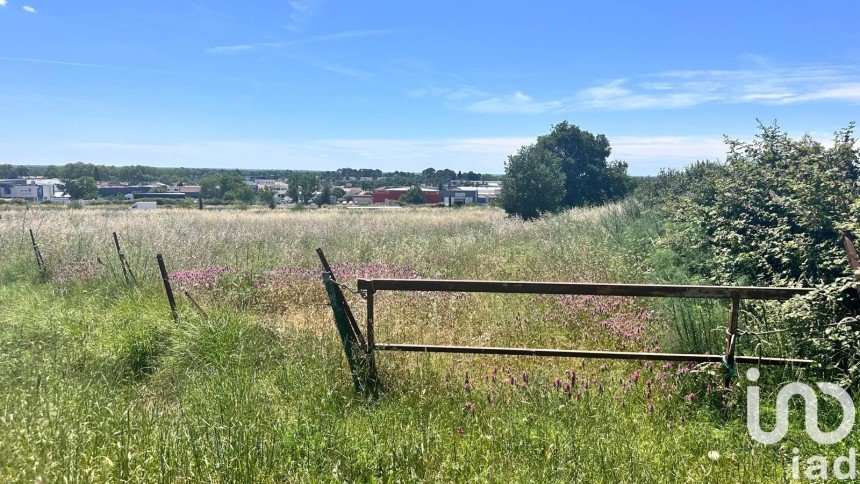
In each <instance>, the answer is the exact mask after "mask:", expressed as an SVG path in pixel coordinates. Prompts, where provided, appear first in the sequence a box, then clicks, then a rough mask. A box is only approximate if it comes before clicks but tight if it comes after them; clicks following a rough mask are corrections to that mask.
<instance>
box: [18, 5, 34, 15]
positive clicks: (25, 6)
mask: <svg viewBox="0 0 860 484" xmlns="http://www.w3.org/2000/svg"><path fill="white" fill-rule="evenodd" d="M21 10H23V11H25V12H27V13H36V9H35V8H33V7H31V6H29V5H24V6H23V7H21Z"/></svg>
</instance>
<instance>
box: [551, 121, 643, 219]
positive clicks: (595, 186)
mask: <svg viewBox="0 0 860 484" xmlns="http://www.w3.org/2000/svg"><path fill="white" fill-rule="evenodd" d="M537 146H538V147H539V148H541V149H544V150H548V151H550V152H552V153H554V154H555V155H556V156H558V157H559V159H560V160H561V170H562V171H563V172H564V174H565V195H564V200H563V204H564V206H567V207H581V206H583V205H599V204H602V203H605V202H607V201H612V200H619V199H621V198H622V197H624V196H625V195H626V194H627V193H628V191H629V190H630V187H631V186H632V185H631V182H630V178H629V177H628V175H627V163H625V162H622V161H613V162H608V161H607V158H609V153H610V152H611V151H612V150H611V148H610V147H609V140H608V139H607V138H606V136H604V135H602V134H599V135H594V134H592V133H589V132H588V131H585V130H582V129H580V128H579V126H576V125H572V124H570V123H568V122H567V121H562V122H561V123H558V124H556V125H555V126H553V127H552V131H551V132H550V133H549V134H546V135H543V136H540V137H538V140H537Z"/></svg>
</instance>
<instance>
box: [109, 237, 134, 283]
mask: <svg viewBox="0 0 860 484" xmlns="http://www.w3.org/2000/svg"><path fill="white" fill-rule="evenodd" d="M113 244H114V246H115V247H116V255H117V257H119V265H120V266H122V275H123V277H124V278H125V282H126V283H130V282H132V281H134V280H135V277H134V272H132V271H131V266H130V265H129V264H128V261H127V260H126V258H125V253H124V252H123V251H122V249H121V248H120V246H119V237H117V235H116V232H114V233H113Z"/></svg>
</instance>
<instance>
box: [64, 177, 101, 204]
mask: <svg viewBox="0 0 860 484" xmlns="http://www.w3.org/2000/svg"><path fill="white" fill-rule="evenodd" d="M63 193H65V194H66V195H68V196H69V197H71V198H72V199H73V200H92V199H94V198H98V197H99V184H98V182H96V180H95V178H93V177H91V176H82V177H80V178H75V179H71V180H65V181H64V182H63Z"/></svg>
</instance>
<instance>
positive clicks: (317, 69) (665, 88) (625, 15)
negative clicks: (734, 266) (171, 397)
mask: <svg viewBox="0 0 860 484" xmlns="http://www.w3.org/2000/svg"><path fill="white" fill-rule="evenodd" d="M646 3H647V5H646ZM858 14H860V3H858V2H854V1H846V2H827V4H826V5H824V4H821V5H818V4H812V3H809V2H784V1H757V2H732V1H722V2H707V3H706V2H688V1H685V2H681V1H679V2H611V1H607V2H603V1H601V2H558V3H549V2H547V3H538V2H530V3H526V2H517V3H514V2H503V1H497V2H445V1H434V2H421V3H418V2H404V1H397V2H334V1H315V0H296V1H274V0H268V1H264V0H260V1H254V2H235V1H233V2H228V1H210V2H204V1H202V0H201V1H198V2H187V3H186V2H181V1H171V2H166V1H149V2H141V1H122V2H104V1H75V2H72V1H46V0H24V1H19V0H0V163H4V162H6V163H24V164H46V163H54V164H61V163H67V162H72V161H85V162H93V163H106V164H132V163H141V164H150V165H159V166H211V167H247V168H287V169H290V168H301V169H334V168H338V167H345V166H350V167H355V168H359V167H373V168H381V169H384V170H393V169H401V170H413V171H418V170H421V169H423V168H426V167H429V166H433V167H436V168H443V167H450V168H453V169H455V170H458V169H459V170H475V171H483V172H495V173H500V172H502V170H503V163H504V160H505V158H506V155H508V154H510V153H512V152H513V151H514V150H515V149H516V148H517V147H518V146H520V145H522V144H525V143H529V142H531V141H533V140H534V138H535V137H536V136H537V135H540V134H543V133H546V132H547V131H548V130H549V129H550V126H551V125H552V124H554V123H556V122H558V121H561V120H563V119H567V120H569V121H570V122H572V123H575V124H578V125H580V126H581V127H582V128H584V129H587V130H589V131H592V132H595V133H604V134H606V135H607V136H608V137H609V139H610V142H611V144H612V147H613V154H612V158H617V159H623V160H626V161H628V162H629V163H630V171H631V173H633V174H648V173H655V172H657V171H658V170H659V168H660V167H663V166H680V165H683V164H685V163H688V162H690V161H693V160H696V159H702V158H710V159H713V158H721V157H722V156H723V154H724V152H725V148H724V145H723V142H722V136H723V135H729V136H732V137H740V138H749V137H751V136H752V135H753V134H754V133H755V130H756V118H760V119H762V120H763V121H765V122H768V123H769V122H772V121H773V120H774V119H777V120H779V123H780V124H781V125H782V126H783V127H784V128H785V129H787V130H788V131H789V132H791V133H795V134H802V133H804V132H809V133H811V134H812V135H813V136H814V137H816V138H820V139H822V140H824V139H829V138H830V137H831V133H832V132H833V131H834V130H837V129H839V128H841V127H844V126H845V125H847V123H848V122H849V121H854V120H857V118H858V114H860V33H858V32H860V29H858V28H857V26H856V22H857V19H858V17H860V16H858Z"/></svg>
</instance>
